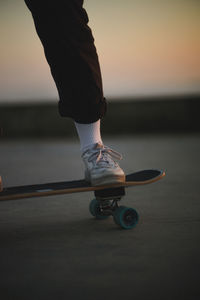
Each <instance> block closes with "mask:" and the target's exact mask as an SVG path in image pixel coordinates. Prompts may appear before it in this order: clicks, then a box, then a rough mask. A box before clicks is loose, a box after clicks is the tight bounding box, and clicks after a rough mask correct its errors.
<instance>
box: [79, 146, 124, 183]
mask: <svg viewBox="0 0 200 300" xmlns="http://www.w3.org/2000/svg"><path fill="white" fill-rule="evenodd" d="M82 159H83V162H84V164H85V167H86V170H85V180H86V181H88V182H90V183H91V185H92V186H97V185H107V184H113V183H120V182H124V181H125V174H124V172H123V170H122V169H121V168H120V167H119V165H118V164H117V163H116V162H115V160H114V159H117V160H121V159H122V155H121V154H120V153H118V152H116V151H114V150H112V149H110V148H108V147H106V146H104V145H102V144H99V143H97V144H95V145H94V146H93V147H91V148H89V149H87V150H86V151H85V152H83V154H82Z"/></svg>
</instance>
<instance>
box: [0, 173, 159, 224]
mask: <svg viewBox="0 0 200 300" xmlns="http://www.w3.org/2000/svg"><path fill="white" fill-rule="evenodd" d="M164 176H165V172H164V171H159V170H142V171H138V172H135V173H132V174H129V175H126V181H125V182H123V183H117V184H110V185H102V186H91V185H90V184H89V183H88V182H86V181H85V180H83V179H82V180H73V181H63V182H53V183H45V184H34V185H24V186H14V187H5V188H3V185H2V180H1V177H0V201H7V200H17V199H24V198H33V197H44V196H55V195H63V194H71V193H80V192H89V191H93V192H94V195H95V198H94V199H93V200H92V201H91V202H90V205H89V211H90V213H91V215H92V216H94V217H95V218H96V219H106V218H108V217H109V216H110V215H112V216H113V219H114V221H115V223H116V224H117V225H119V226H121V227H122V228H124V229H131V228H133V227H135V226H136V224H137V223H138V220H139V215H138V213H137V211H136V210H135V209H133V208H130V207H126V206H119V205H118V202H119V201H120V200H121V198H122V197H123V196H124V195H125V188H126V187H131V186H137V185H145V184H150V183H153V182H156V181H158V180H159V179H161V178H163V177H164Z"/></svg>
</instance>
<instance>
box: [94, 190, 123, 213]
mask: <svg viewBox="0 0 200 300" xmlns="http://www.w3.org/2000/svg"><path fill="white" fill-rule="evenodd" d="M94 195H95V197H96V199H95V201H98V204H99V212H100V214H101V216H102V218H103V217H104V216H106V217H107V216H110V215H113V214H114V211H115V210H116V209H117V208H118V201H120V200H121V198H122V197H123V196H125V188H124V187H123V186H122V187H116V188H109V189H103V190H97V191H94ZM102 218H101V219H102Z"/></svg>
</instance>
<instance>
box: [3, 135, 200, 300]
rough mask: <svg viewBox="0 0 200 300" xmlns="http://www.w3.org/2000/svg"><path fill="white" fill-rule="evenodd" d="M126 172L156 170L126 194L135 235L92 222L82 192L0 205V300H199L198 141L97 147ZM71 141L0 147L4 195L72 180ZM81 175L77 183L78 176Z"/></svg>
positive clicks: (156, 139) (77, 169)
mask: <svg viewBox="0 0 200 300" xmlns="http://www.w3.org/2000/svg"><path fill="white" fill-rule="evenodd" d="M105 143H106V144H108V145H109V146H111V147H113V148H114V149H117V150H118V151H120V152H121V153H123V155H124V160H123V161H122V162H121V166H122V167H123V168H124V170H125V171H126V173H129V172H132V171H135V170H140V169H146V168H158V169H165V170H166V177H165V178H164V179H163V180H161V181H160V182H157V183H154V184H151V185H147V186H140V187H133V188H130V189H128V190H127V195H126V197H125V198H124V200H123V201H122V204H123V205H127V206H131V207H134V208H136V209H137V211H138V212H139V214H140V221H139V224H138V225H137V227H136V228H134V229H132V230H123V229H120V228H119V227H117V225H116V224H115V223H114V222H113V220H112V218H109V219H108V220H104V221H97V220H94V219H93V218H92V217H91V216H90V214H89V211H88V206H89V202H90V200H91V199H92V198H93V194H92V193H81V194H72V195H63V196H53V197H46V198H35V199H24V200H17V201H7V202H1V203H0V299H1V300H8V299H9V300H10V299H12V300H18V299H20V300H23V299H26V300H27V299H28V300H40V299H41V300H46V299H48V300H51V299H52V300H54V299H58V300H63V299H72V300H73V299H87V300H90V299H95V300H100V299H111V300H112V299H117V300H118V299H120V300H121V299H126V300H129V299H130V300H132V299H134V298H135V299H138V300H143V299H154V300H155V299H159V300H160V299H162V300H165V299H167V300H174V299H188V300H194V299H195V300H197V299H200V285H199V267H200V257H199V253H200V240H199V238H200V216H199V215H200V176H199V165H200V158H199V154H200V135H197V134H195V135H172V136H170V135H165V136H159V135H151V136H150V135H148V136H146V135H141V136H127V137H125V136H124V137H123V138H121V137H118V138H110V139H108V138H107V139H105ZM78 148H79V146H78V144H77V143H76V142H74V141H71V142H70V141H64V140H55V141H50V140H42V141H24V140H18V141H1V144H0V173H1V175H2V178H3V182H4V185H5V186H11V185H22V184H33V183H43V182H49V181H63V180H70V179H77V178H80V177H82V174H83V173H82V172H83V168H82V163H81V159H80V157H79V149H78ZM80 174H81V175H80Z"/></svg>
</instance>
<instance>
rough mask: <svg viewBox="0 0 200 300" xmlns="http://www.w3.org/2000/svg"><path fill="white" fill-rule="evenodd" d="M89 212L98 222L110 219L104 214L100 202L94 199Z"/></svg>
mask: <svg viewBox="0 0 200 300" xmlns="http://www.w3.org/2000/svg"><path fill="white" fill-rule="evenodd" d="M89 211H90V213H91V215H92V216H93V217H95V218H96V219H98V220H104V219H107V218H108V216H105V215H103V214H102V212H101V209H100V205H99V202H98V201H97V200H96V199H93V200H92V201H91V202H90V206H89Z"/></svg>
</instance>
